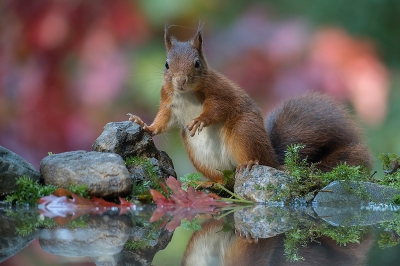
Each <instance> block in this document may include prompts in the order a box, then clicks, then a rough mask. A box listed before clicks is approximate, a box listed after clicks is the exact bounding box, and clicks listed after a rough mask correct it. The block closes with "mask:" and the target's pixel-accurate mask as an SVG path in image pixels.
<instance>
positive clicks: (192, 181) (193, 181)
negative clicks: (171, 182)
mask: <svg viewBox="0 0 400 266" xmlns="http://www.w3.org/2000/svg"><path fill="white" fill-rule="evenodd" d="M201 177H202V174H200V173H188V174H185V175H184V176H183V177H180V178H179V181H181V183H182V189H183V190H185V191H186V190H187V188H188V187H189V186H191V187H193V188H195V189H196V188H198V186H199V184H200V182H201Z"/></svg>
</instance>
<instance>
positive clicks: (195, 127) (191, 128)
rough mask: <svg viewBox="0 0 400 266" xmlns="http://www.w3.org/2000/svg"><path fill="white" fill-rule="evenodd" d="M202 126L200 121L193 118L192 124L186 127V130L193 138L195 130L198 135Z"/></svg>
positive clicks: (203, 124)
mask: <svg viewBox="0 0 400 266" xmlns="http://www.w3.org/2000/svg"><path fill="white" fill-rule="evenodd" d="M204 126H205V123H204V122H203V121H201V120H200V119H199V118H195V119H193V120H192V122H190V123H189V124H187V125H186V128H187V129H188V130H189V132H190V136H191V137H193V136H194V135H195V134H196V130H198V133H200V131H202V130H203V127H204Z"/></svg>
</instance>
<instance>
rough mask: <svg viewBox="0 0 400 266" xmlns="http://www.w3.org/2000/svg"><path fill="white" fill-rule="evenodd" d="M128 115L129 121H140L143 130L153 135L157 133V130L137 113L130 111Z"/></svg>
mask: <svg viewBox="0 0 400 266" xmlns="http://www.w3.org/2000/svg"><path fill="white" fill-rule="evenodd" d="M127 115H128V116H129V121H132V122H135V123H138V124H139V125H140V126H141V127H142V128H143V130H144V131H146V132H147V133H149V134H150V135H151V136H154V135H155V134H156V130H153V129H151V127H149V126H148V125H147V124H146V123H145V122H143V120H142V119H141V118H140V117H138V116H137V115H133V114H131V113H128V114H127Z"/></svg>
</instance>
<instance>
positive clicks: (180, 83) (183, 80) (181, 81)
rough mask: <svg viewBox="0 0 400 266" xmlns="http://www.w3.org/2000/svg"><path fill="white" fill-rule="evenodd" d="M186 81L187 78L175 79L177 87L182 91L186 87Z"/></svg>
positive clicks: (179, 77)
mask: <svg viewBox="0 0 400 266" xmlns="http://www.w3.org/2000/svg"><path fill="white" fill-rule="evenodd" d="M186 81H187V77H186V76H178V77H176V78H175V82H176V85H177V87H178V88H179V89H180V90H183V86H184V85H185V83H186Z"/></svg>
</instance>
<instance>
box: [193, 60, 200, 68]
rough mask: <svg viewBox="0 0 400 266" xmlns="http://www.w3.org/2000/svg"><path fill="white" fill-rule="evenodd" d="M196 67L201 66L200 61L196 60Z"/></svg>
mask: <svg viewBox="0 0 400 266" xmlns="http://www.w3.org/2000/svg"><path fill="white" fill-rule="evenodd" d="M194 67H195V68H199V67H200V61H199V60H196V62H194Z"/></svg>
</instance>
